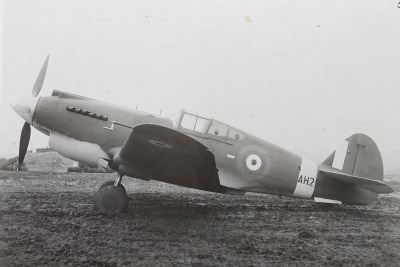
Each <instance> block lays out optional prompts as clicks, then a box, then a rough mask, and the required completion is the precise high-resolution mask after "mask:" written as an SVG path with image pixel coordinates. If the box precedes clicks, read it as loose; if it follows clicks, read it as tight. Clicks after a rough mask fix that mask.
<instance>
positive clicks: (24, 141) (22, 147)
mask: <svg viewBox="0 0 400 267" xmlns="http://www.w3.org/2000/svg"><path fill="white" fill-rule="evenodd" d="M30 138H31V126H30V125H29V123H27V122H25V124H24V126H23V127H22V131H21V138H20V140H19V156H18V162H19V165H20V166H21V164H22V162H24V158H25V155H26V151H27V150H28V145H29V139H30Z"/></svg>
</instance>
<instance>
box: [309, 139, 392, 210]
mask: <svg viewBox="0 0 400 267" xmlns="http://www.w3.org/2000/svg"><path fill="white" fill-rule="evenodd" d="M318 177H319V178H318V179H320V184H321V185H322V184H324V186H320V188H319V190H318V191H317V192H318V193H315V196H314V197H315V198H316V199H320V198H321V199H328V200H337V201H340V202H342V203H345V204H356V205H364V204H369V203H371V202H373V201H374V200H376V198H377V197H378V194H388V193H392V192H393V189H392V188H391V187H390V186H388V185H387V184H385V183H384V182H382V181H383V163H382V157H381V153H380V152H379V149H378V147H377V146H376V144H375V142H374V141H372V139H371V138H369V137H368V136H366V135H364V134H354V135H352V136H350V137H349V138H347V139H346V141H345V142H344V143H343V144H342V145H340V146H339V147H338V148H337V149H336V150H335V151H334V152H333V153H332V154H331V155H330V156H329V157H328V158H327V159H326V160H325V161H324V162H323V163H322V164H321V165H320V166H319V174H318Z"/></svg>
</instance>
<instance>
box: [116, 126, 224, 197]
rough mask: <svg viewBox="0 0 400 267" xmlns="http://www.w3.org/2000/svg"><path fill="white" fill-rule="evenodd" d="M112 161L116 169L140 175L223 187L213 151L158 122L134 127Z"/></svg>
mask: <svg viewBox="0 0 400 267" xmlns="http://www.w3.org/2000/svg"><path fill="white" fill-rule="evenodd" d="M113 165H114V166H115V167H118V172H119V173H121V174H124V175H127V176H131V177H135V178H139V179H144V180H150V179H153V180H158V181H162V182H166V183H171V184H175V185H180V186H185V187H189V188H195V189H200V190H205V191H212V192H221V191H223V190H222V188H223V187H222V186H221V185H220V183H219V177H218V170H217V167H216V164H215V158H214V155H213V153H212V152H211V151H209V150H208V148H207V147H205V146H204V145H202V144H201V143H200V142H198V141H197V140H195V139H193V138H191V137H189V136H187V135H185V134H182V133H180V132H177V131H175V130H173V129H170V128H166V127H163V126H159V125H153V124H142V125H139V126H136V127H134V128H133V130H132V133H131V134H130V136H129V137H128V138H127V140H126V141H125V143H124V145H123V146H122V148H121V150H120V151H119V153H117V154H116V155H115V156H114V158H113Z"/></svg>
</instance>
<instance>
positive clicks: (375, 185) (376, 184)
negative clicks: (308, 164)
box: [319, 165, 393, 194]
mask: <svg viewBox="0 0 400 267" xmlns="http://www.w3.org/2000/svg"><path fill="white" fill-rule="evenodd" d="M321 167H322V168H321ZM320 168H321V169H320V170H319V171H320V172H322V173H323V174H325V175H327V176H329V177H331V178H334V179H337V180H340V181H343V182H347V183H351V184H356V185H358V186H360V187H361V188H364V189H366V190H369V191H371V192H374V193H378V194H390V193H393V189H392V188H391V187H390V186H388V185H387V184H385V183H384V182H382V181H379V180H372V179H369V178H364V177H358V176H353V175H350V174H346V173H343V172H341V171H339V170H336V169H334V168H330V167H329V166H324V165H320Z"/></svg>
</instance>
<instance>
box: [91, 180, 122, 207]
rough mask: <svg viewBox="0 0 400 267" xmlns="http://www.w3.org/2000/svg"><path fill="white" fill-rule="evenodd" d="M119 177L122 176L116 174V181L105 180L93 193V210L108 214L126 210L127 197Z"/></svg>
mask: <svg viewBox="0 0 400 267" xmlns="http://www.w3.org/2000/svg"><path fill="white" fill-rule="evenodd" d="M121 179H122V176H118V178H117V181H115V182H114V181H107V182H105V183H103V184H102V185H101V186H100V188H99V190H98V191H97V192H96V195H95V200H94V208H95V210H97V211H100V212H102V213H105V214H108V215H113V214H118V213H123V212H126V210H127V209H128V197H127V195H126V191H125V188H124V186H123V185H122V184H121Z"/></svg>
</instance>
